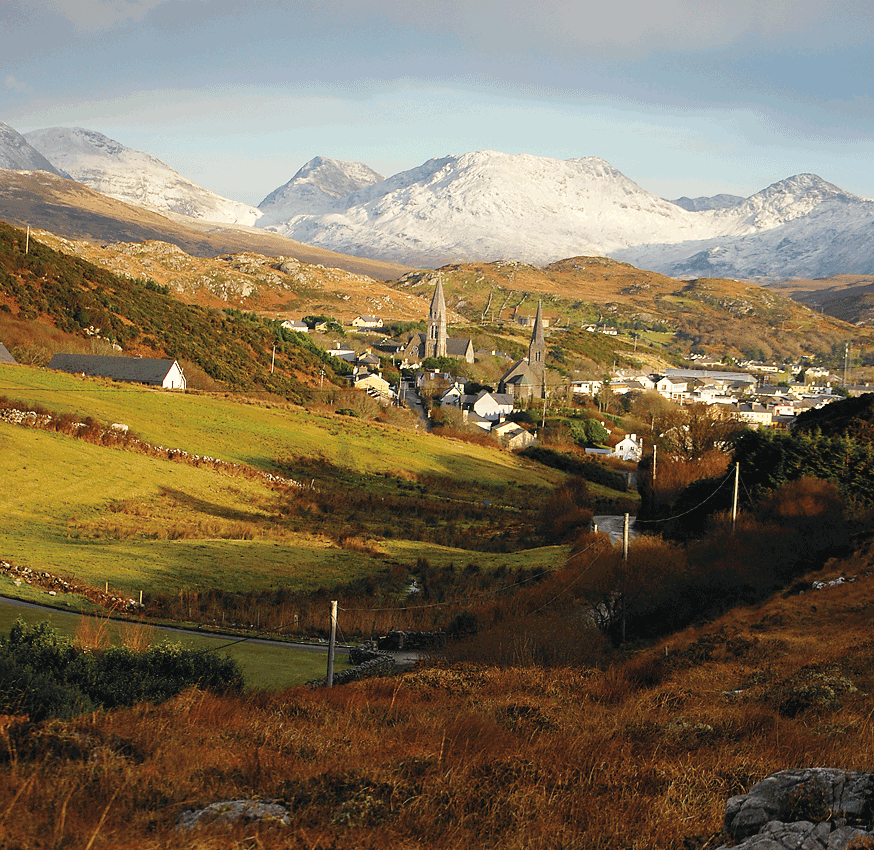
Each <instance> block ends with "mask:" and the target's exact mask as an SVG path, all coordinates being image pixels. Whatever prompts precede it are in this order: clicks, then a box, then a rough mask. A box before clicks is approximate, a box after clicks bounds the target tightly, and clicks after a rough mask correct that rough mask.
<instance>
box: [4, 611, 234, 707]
mask: <svg viewBox="0 0 874 850" xmlns="http://www.w3.org/2000/svg"><path fill="white" fill-rule="evenodd" d="M191 685H197V686H198V687H201V688H205V689H208V690H212V691H217V692H221V693H224V692H239V691H241V690H242V687H243V677H242V674H241V673H240V670H239V668H238V667H237V664H236V662H235V661H233V660H232V659H230V658H218V657H216V656H215V655H213V654H211V653H207V652H196V651H194V650H188V649H183V648H182V647H181V646H179V645H178V644H176V645H174V644H169V643H161V644H157V645H155V646H152V647H149V649H147V650H146V651H145V652H134V651H133V650H131V649H128V648H127V647H120V646H115V647H108V648H107V649H105V650H104V651H102V652H99V653H95V652H92V651H90V650H87V649H77V648H76V647H75V646H74V645H73V642H72V641H71V640H69V639H66V638H61V637H58V635H57V634H56V633H55V631H54V630H53V629H52V628H51V626H49V624H48V623H37V624H36V625H34V626H27V625H25V624H24V623H23V622H22V621H21V620H19V621H18V622H16V623H15V624H14V625H13V626H12V629H11V630H10V633H9V636H8V637H6V638H4V639H3V640H2V641H0V712H5V713H7V714H12V713H24V712H26V713H27V714H29V715H30V717H31V719H33V720H43V719H46V718H48V717H71V716H73V715H75V714H80V713H82V712H85V711H91V710H92V709H93V708H94V707H97V706H99V707H103V708H113V707H116V706H129V705H133V704H134V703H136V702H141V701H143V700H148V701H150V702H162V701H163V700H166V699H168V698H169V697H171V696H173V695H175V694H177V693H179V692H180V691H182V690H184V689H185V688H187V687H190V686H191Z"/></svg>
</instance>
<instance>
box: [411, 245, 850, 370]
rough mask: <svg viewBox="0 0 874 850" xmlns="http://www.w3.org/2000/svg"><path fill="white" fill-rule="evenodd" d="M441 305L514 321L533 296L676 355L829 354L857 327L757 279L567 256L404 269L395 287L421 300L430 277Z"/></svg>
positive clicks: (547, 309)
mask: <svg viewBox="0 0 874 850" xmlns="http://www.w3.org/2000/svg"><path fill="white" fill-rule="evenodd" d="M438 274H439V275H440V276H441V277H442V279H443V288H444V293H445V297H446V303H447V306H448V307H450V308H452V309H454V310H456V311H458V312H459V313H462V314H463V315H465V316H466V317H467V318H468V319H469V320H470V321H472V322H480V321H486V322H491V323H494V322H516V321H519V320H522V319H524V318H525V317H530V316H533V315H534V311H535V310H536V307H537V302H538V301H539V300H542V301H543V309H544V314H545V315H546V316H547V317H548V318H550V319H551V321H553V322H555V321H558V323H559V324H566V325H567V326H569V327H580V326H581V324H586V325H588V324H591V325H599V326H605V327H608V326H609V327H613V328H616V329H618V330H619V331H620V332H621V333H622V334H623V336H624V338H625V339H626V340H629V338H631V337H634V336H635V335H636V336H638V337H639V339H640V347H641V348H643V346H645V345H647V344H648V343H652V344H655V345H657V347H658V349H659V350H665V349H666V350H668V351H671V352H673V353H674V354H681V353H688V352H689V351H691V350H701V351H704V352H705V353H707V354H710V355H711V356H716V357H718V358H721V357H723V356H725V355H728V356H731V357H735V358H738V359H741V358H743V359H769V360H770V359H773V358H783V357H787V358H797V357H801V356H803V355H805V354H807V355H811V354H816V355H825V354H829V353H831V352H832V351H833V350H834V349H836V348H839V347H842V345H843V341H845V340H846V339H848V338H850V337H852V336H855V335H858V330H857V329H855V328H852V327H850V326H848V325H847V324H845V323H844V322H841V321H839V320H836V319H833V318H832V317H830V316H827V315H826V316H823V315H821V314H819V313H818V312H815V311H813V310H811V309H809V308H807V307H805V306H804V305H801V304H798V303H796V302H794V301H792V300H790V299H789V298H787V297H785V296H783V295H780V294H778V293H775V292H772V291H771V290H769V289H766V288H763V287H761V286H757V285H756V284H753V283H742V282H739V281H735V280H720V279H707V278H703V279H696V280H692V281H678V280H675V279H673V278H670V277H666V276H664V275H660V274H657V273H655V272H650V271H643V270H641V269H637V268H635V267H634V266H632V265H630V264H628V263H621V262H618V261H616V260H610V259H606V258H604V257H572V258H568V259H566V260H561V261H559V262H556V263H551V264H549V265H546V266H534V265H530V264H526V263H508V262H497V263H462V264H454V265H448V266H444V267H442V268H440V269H439V270H437V271H436V272H425V271H417V272H410V273H409V274H407V275H405V276H404V277H402V278H401V279H400V280H398V281H397V282H396V283H395V284H394V285H395V286H396V287H399V288H402V289H404V290H406V291H410V292H415V293H418V294H420V295H422V296H423V297H424V296H425V294H426V293H427V292H429V291H431V290H432V288H433V285H434V279H435V276H436V275H438Z"/></svg>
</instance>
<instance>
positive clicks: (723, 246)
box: [611, 196, 874, 280]
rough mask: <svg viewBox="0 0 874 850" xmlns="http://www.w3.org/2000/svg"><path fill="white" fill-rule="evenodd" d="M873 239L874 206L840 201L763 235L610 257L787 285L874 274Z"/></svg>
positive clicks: (672, 271) (681, 272) (691, 273)
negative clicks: (799, 280) (797, 280)
mask: <svg viewBox="0 0 874 850" xmlns="http://www.w3.org/2000/svg"><path fill="white" fill-rule="evenodd" d="M753 197H755V196H753ZM872 235H874V201H869V200H865V199H863V198H857V199H855V200H847V199H845V198H840V197H837V198H829V199H826V200H824V201H823V202H822V203H820V204H819V205H818V206H816V207H814V208H813V209H812V210H810V212H808V213H807V214H806V215H799V216H796V217H795V218H792V219H791V220H789V221H787V222H785V223H783V224H780V225H778V226H777V227H773V228H771V229H769V230H761V231H759V232H758V233H753V234H748V235H742V236H718V237H713V238H711V239H706V240H700V241H693V242H680V243H677V244H675V245H665V244H662V245H638V246H636V247H633V248H627V249H624V250H621V251H616V252H614V253H613V254H612V255H611V256H612V257H613V258H614V259H617V260H624V261H625V262H628V263H632V264H633V265H635V266H639V267H641V268H646V269H651V270H652V271H658V272H661V273H662V274H666V275H669V276H671V277H679V278H697V277H729V278H740V279H759V280H788V279H791V278H819V277H829V276H831V275H833V274H874V240H872V238H871V237H872Z"/></svg>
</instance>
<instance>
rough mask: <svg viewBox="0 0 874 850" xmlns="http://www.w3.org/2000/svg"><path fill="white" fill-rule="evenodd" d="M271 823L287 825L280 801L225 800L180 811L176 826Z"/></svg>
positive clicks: (284, 811)
mask: <svg viewBox="0 0 874 850" xmlns="http://www.w3.org/2000/svg"><path fill="white" fill-rule="evenodd" d="M238 823H239V824H255V823H258V824H273V825H275V826H288V825H289V824H290V823H291V821H290V820H289V817H288V809H286V808H285V806H283V805H281V804H280V803H271V802H267V801H265V800H227V801H225V802H222V803H212V804H210V805H209V806H206V807H205V808H203V809H189V810H188V811H185V812H182V814H181V815H180V816H179V821H178V823H177V824H176V828H177V829H178V830H181V831H188V830H192V829H198V828H200V827H204V826H209V825H212V824H238Z"/></svg>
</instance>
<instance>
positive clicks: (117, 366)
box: [49, 354, 187, 390]
mask: <svg viewBox="0 0 874 850" xmlns="http://www.w3.org/2000/svg"><path fill="white" fill-rule="evenodd" d="M49 369H57V370H58V371H60V372H70V373H71V374H73V375H88V376H89V377H91V378H110V379H112V380H113V381H125V382H126V383H131V384H148V385H149V386H150V387H162V388H163V389H165V390H184V389H185V388H186V386H187V381H186V380H185V375H184V374H183V372H182V367H181V366H180V365H179V363H178V362H177V361H175V360H154V359H152V358H150V357H105V356H102V355H98V354H56V355H55V356H54V357H52V361H51V363H49Z"/></svg>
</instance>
